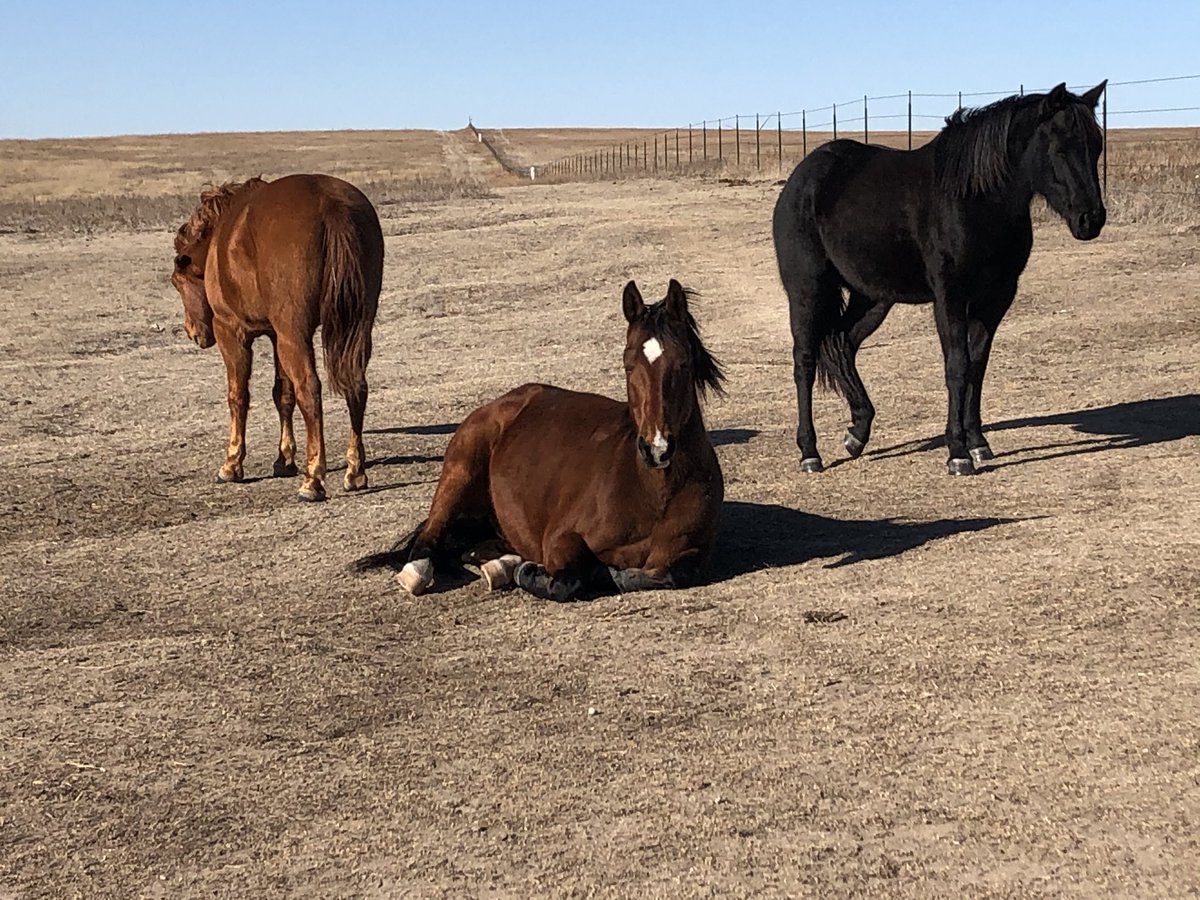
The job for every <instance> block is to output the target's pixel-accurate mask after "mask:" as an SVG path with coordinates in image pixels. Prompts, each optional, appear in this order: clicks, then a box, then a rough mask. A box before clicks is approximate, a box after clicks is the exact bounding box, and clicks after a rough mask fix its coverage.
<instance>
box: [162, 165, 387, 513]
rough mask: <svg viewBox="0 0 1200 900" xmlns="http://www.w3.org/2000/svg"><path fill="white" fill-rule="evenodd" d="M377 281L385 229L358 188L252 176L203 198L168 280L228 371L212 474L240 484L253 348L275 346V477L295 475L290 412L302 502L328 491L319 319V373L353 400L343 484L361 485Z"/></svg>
mask: <svg viewBox="0 0 1200 900" xmlns="http://www.w3.org/2000/svg"><path fill="white" fill-rule="evenodd" d="M382 281H383V232H382V231H381V230H380V227H379V217H378V216H377V215H376V213H375V208H374V207H373V206H371V201H369V200H368V199H367V198H366V197H365V196H363V194H362V192H361V191H359V190H358V188H356V187H354V186H353V185H350V184H347V183H346V182H344V181H341V180H339V179H337V178H332V177H330V176H328V175H289V176H287V177H286V178H280V179H279V180H278V181H270V182H268V181H264V180H263V179H261V178H251V179H250V180H249V181H247V182H245V183H244V184H225V185H222V186H221V187H219V188H215V189H213V190H210V191H205V192H204V193H203V194H201V195H200V205H199V206H198V207H197V208H196V211H195V212H194V213H192V217H191V218H190V219H188V220H187V222H185V223H184V224H183V225H182V226H180V228H179V231H178V232H177V233H176V235H175V271H174V273H173V274H172V276H171V283H172V284H174V285H175V287H176V289H177V290H178V291H179V293H180V296H181V297H182V298H183V323H184V327H185V328H186V329H187V334H188V337H189V338H191V339H192V340H193V341H195V342H196V343H197V344H198V345H199V346H200V347H201V348H204V349H206V348H208V347H211V346H212V345H213V343H214V342H215V343H217V344H218V345H219V346H220V348H221V355H222V356H223V357H225V370H226V374H227V375H228V378H229V417H230V426H229V447H228V450H227V451H226V454H225V463H224V464H223V465H222V466H221V469H220V471H219V472H218V474H217V480H218V481H241V480H242V478H243V471H242V460H243V459H245V457H246V440H245V438H246V413H247V411H248V410H249V408H250V363H251V350H250V345H251V344H252V343H253V341H254V339H255V338H256V337H261V336H263V335H266V336H267V337H269V338H270V339H271V344H272V345H273V347H274V348H275V390H274V392H273V394H274V398H275V407H276V408H277V409H278V410H279V456H278V458H277V459H276V460H275V468H274V474H275V475H276V476H277V477H282V476H291V475H295V474H296V438H295V436H294V435H293V433H292V413H293V412H294V411H295V409H296V404H297V402H298V403H299V404H300V412H301V414H302V415H303V416H304V430H305V433H306V434H307V436H308V467H307V470H306V472H305V479H304V484H303V486H302V487H301V488H300V499H301V500H324V499H325V486H324V479H325V435H324V431H323V427H322V425H323V423H322V417H321V380H320V378H319V377H318V376H317V366H316V360H315V358H314V355H313V346H312V342H313V334H314V332H316V330H317V326H318V325H320V326H321V340H322V343H323V344H324V347H325V371H326V373H327V374H328V376H329V381H330V382H331V384H332V386H333V389H334V390H335V391H337V392H338V393H340V394H343V395H345V397H346V405H347V406H348V407H349V408H350V444H349V447H347V449H346V463H347V465H346V477H345V487H346V490H348V491H352V490H356V489H358V488H363V487H366V485H367V474H366V472H365V471H364V470H363V469H364V456H365V452H364V450H363V442H362V427H363V413H364V411H365V410H366V406H367V375H366V372H367V362H368V361H369V360H370V358H371V327H372V326H373V324H374V322H375V310H376V308H377V306H378V304H379V289H380V285H381V284H382Z"/></svg>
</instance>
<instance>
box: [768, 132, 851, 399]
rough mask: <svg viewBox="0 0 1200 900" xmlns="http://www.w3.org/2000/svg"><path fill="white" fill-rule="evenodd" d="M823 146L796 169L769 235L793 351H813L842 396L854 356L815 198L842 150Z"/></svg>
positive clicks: (823, 375) (827, 381)
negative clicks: (785, 302) (785, 298)
mask: <svg viewBox="0 0 1200 900" xmlns="http://www.w3.org/2000/svg"><path fill="white" fill-rule="evenodd" d="M844 143H845V142H843V141H839V142H837V143H834V144H825V145H823V146H822V147H820V148H819V149H817V150H815V151H813V152H812V153H810V154H809V155H808V156H807V157H805V159H804V160H803V161H802V162H801V163H800V164H799V165H798V166H796V169H795V170H794V171H793V172H792V174H791V177H790V178H788V181H787V184H786V185H785V186H784V188H783V190H782V191H781V192H780V195H779V200H778V201H777V202H776V204H775V217H774V222H773V232H774V238H775V254H776V259H777V261H778V263H779V276H780V279H781V281H782V282H783V286H784V289H785V290H786V291H787V293H788V304H789V307H790V311H791V319H792V339H793V344H794V352H795V353H796V354H805V355H807V353H808V352H809V348H811V349H812V350H813V351H815V356H816V368H817V380H818V383H819V384H820V385H821V387H823V388H832V389H833V390H835V391H837V392H838V393H839V394H843V395H845V393H846V392H847V390H852V389H853V388H852V387H851V385H852V381H851V380H850V373H851V372H852V371H853V369H854V352H853V348H851V346H850V342H849V339H848V337H847V334H846V330H847V328H848V326H849V324H850V322H849V318H848V315H847V312H848V310H847V303H846V300H845V299H844V293H843V286H844V280H843V279H842V276H841V274H840V273H839V272H838V271H837V270H836V269H835V268H834V266H833V264H832V262H830V260H829V258H828V256H827V254H826V251H825V247H824V244H823V242H822V239H821V235H820V233H819V231H818V228H817V196H818V194H819V193H820V192H821V189H822V186H823V185H824V183H825V182H826V180H827V179H829V178H830V176H831V175H832V174H833V173H834V172H835V171H836V169H837V167H838V166H839V165H840V164H841V161H842V158H843V156H844V155H845V153H846V152H848V151H847V149H846V148H845V147H843V146H842V145H843V144H844Z"/></svg>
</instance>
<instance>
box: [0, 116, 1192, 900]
mask: <svg viewBox="0 0 1200 900" xmlns="http://www.w3.org/2000/svg"><path fill="white" fill-rule="evenodd" d="M431 140H432V144H431V150H430V152H431V153H432V154H433V155H434V157H435V158H436V159H439V160H440V159H442V154H443V148H445V158H446V159H448V160H451V162H450V163H449V164H450V165H459V164H460V163H461V160H460V159H459V156H458V151H459V149H461V148H459V147H457V146H451V145H446V144H445V143H444V142H441V143H439V141H438V140H437V138H436V136H434V137H433V138H432V139H431ZM464 152H465V151H464ZM468 168H469V167H468ZM238 174H246V173H238ZM777 191H778V187H777V186H776V185H774V184H772V183H770V182H758V183H750V184H734V185H729V184H722V183H719V182H717V181H715V180H702V179H688V180H681V181H656V180H638V181H629V182H622V183H618V184H612V183H601V184H596V183H589V184H561V185H536V186H531V187H523V188H502V189H499V190H497V191H496V195H495V196H494V197H493V198H490V199H487V198H485V199H470V200H466V199H464V200H449V201H446V202H442V203H436V204H435V203H430V204H408V205H404V204H395V205H390V206H388V207H386V208H385V209H384V210H383V212H384V215H385V221H384V228H385V233H386V235H387V254H388V255H387V270H386V273H385V287H384V296H383V298H382V302H381V307H380V318H379V321H378V324H377V326H376V332H375V347H376V352H375V356H374V359H373V360H372V363H371V369H370V378H371V384H372V391H373V393H372V396H371V402H370V406H369V407H368V412H367V427H368V429H369V433H368V434H367V451H368V455H369V457H370V459H371V468H370V472H369V474H370V477H371V483H372V487H371V489H370V492H368V493H365V494H360V495H347V494H344V493H342V492H341V491H340V490H338V489H337V488H336V485H337V484H338V483H339V482H340V478H339V477H338V476H337V475H336V473H335V475H334V477H333V478H332V479H331V499H330V501H329V502H328V503H326V504H323V505H319V506H310V505H301V504H297V503H296V502H295V499H294V496H295V490H296V487H297V484H296V482H295V481H294V480H290V479H289V480H275V479H271V478H270V477H268V476H269V473H270V469H271V462H272V460H273V458H274V445H275V440H276V425H275V421H276V419H275V413H274V410H273V408H272V407H271V401H270V377H271V375H270V365H269V351H266V352H264V351H265V350H266V345H265V344H264V345H261V346H260V349H259V356H258V361H259V365H258V369H257V371H256V373H255V382H254V398H255V402H254V407H253V408H252V410H251V423H250V435H249V443H250V456H249V457H248V459H247V473H248V475H251V476H253V477H252V478H251V479H250V480H249V481H248V483H245V484H241V485H215V484H213V483H212V478H213V475H214V473H215V472H216V469H217V467H218V465H219V463H220V461H221V456H222V453H223V446H224V438H225V432H226V428H227V412H226V408H225V401H224V375H223V368H222V365H221V361H220V358H219V356H218V355H217V351H216V350H213V351H209V352H207V353H203V352H201V351H199V350H198V349H196V348H195V347H194V346H192V345H191V344H190V343H188V342H187V341H186V340H185V339H184V337H183V336H182V334H181V328H180V325H179V321H180V306H179V301H178V298H177V296H176V295H175V293H174V291H173V290H172V289H171V287H170V284H169V282H168V280H167V279H168V273H169V265H170V256H171V245H170V232H169V231H168V230H162V231H154V232H151V231H143V232H128V233H114V234H108V235H99V236H94V237H83V236H70V235H56V234H50V233H43V234H32V235H30V234H9V235H0V321H2V322H3V327H2V328H0V384H3V393H2V397H0V404H2V405H0V410H3V412H2V413H0V448H2V449H3V454H2V456H0V460H2V461H0V469H2V471H3V472H4V474H5V477H6V480H7V482H8V484H9V490H8V492H7V495H6V497H5V498H4V499H3V500H0V546H2V547H3V573H2V574H0V767H2V771H3V775H4V777H3V780H2V781H0V896H10V895H11V896H14V897H37V896H55V897H61V896H86V897H102V896H103V897H107V896H113V897H128V896H145V897H158V896H162V897H167V896H170V897H185V896H212V895H220V896H239V897H242V896H244V897H264V896H456V897H457V896H531V895H555V896H562V895H580V896H590V895H602V896H627V895H632V894H638V895H654V896H673V897H674V896H710V895H721V896H744V895H759V896H761V895H767V896H771V895H775V896H778V895H793V896H795V895H809V896H819V897H839V896H861V895H864V894H870V895H889V896H909V897H931V896H946V897H961V896H1007V897H1029V896H1087V897H1093V896H1146V897H1165V896H1182V895H1184V894H1188V893H1194V892H1196V891H1197V890H1200V864H1198V863H1197V856H1198V852H1200V839H1198V838H1197V820H1198V818H1200V731H1198V723H1200V667H1198V659H1200V656H1198V650H1200V647H1198V644H1200V639H1198V638H1197V635H1198V634H1200V631H1198V626H1200V612H1198V608H1197V596H1198V594H1200V546H1198V543H1200V542H1198V540H1197V532H1196V523H1197V520H1198V517H1200V466H1198V465H1197V461H1198V459H1200V441H1198V435H1200V392H1198V390H1197V381H1198V377H1200V362H1198V361H1197V360H1198V357H1197V353H1196V347H1197V344H1198V343H1200V234H1197V232H1196V231H1195V229H1191V230H1188V229H1185V228H1176V229H1167V228H1162V227H1154V226H1150V225H1137V226H1131V225H1122V224H1120V223H1116V224H1113V225H1110V227H1109V228H1108V229H1107V230H1106V231H1105V232H1104V234H1103V235H1102V237H1101V238H1100V239H1099V240H1097V241H1096V242H1093V243H1091V244H1080V243H1076V242H1074V241H1072V240H1071V239H1070V237H1069V235H1068V234H1067V232H1066V229H1065V227H1064V226H1062V225H1061V223H1053V224H1048V225H1044V226H1040V227H1039V230H1038V235H1037V244H1036V247H1035V251H1034V257H1033V260H1032V262H1031V264H1030V267H1029V270H1028V271H1027V273H1026V275H1025V277H1024V279H1023V281H1022V284H1021V291H1020V294H1019V296H1018V299H1017V302H1016V304H1015V307H1014V309H1013V311H1012V312H1011V314H1010V315H1009V317H1008V319H1007V320H1006V322H1005V324H1004V326H1003V328H1002V330H1001V333H1000V336H999V338H998V341H997V346H996V351H995V353H994V355H993V363H992V368H991V372H990V373H989V378H988V383H987V391H986V394H985V412H986V419H987V420H988V421H990V422H991V423H992V424H991V434H990V438H991V441H992V444H993V446H994V448H995V449H996V451H997V453H998V457H997V459H996V461H995V463H994V464H992V465H991V466H989V467H988V468H987V470H986V471H984V472H983V474H981V475H979V476H978V477H976V478H974V479H951V478H949V477H948V476H946V475H945V474H944V471H945V466H944V451H943V450H942V449H940V448H939V447H937V446H936V444H937V441H936V440H932V441H931V440H930V439H931V438H935V437H936V436H937V435H938V434H940V432H941V430H942V423H943V421H944V415H945V403H946V400H945V392H944V388H943V385H942V377H941V356H940V352H939V350H938V344H937V339H936V336H935V332H934V328H933V322H932V317H931V315H930V312H929V308H928V307H914V308H904V309H897V310H895V311H894V312H893V314H892V317H891V318H890V319H889V321H888V322H887V323H886V324H885V326H884V327H883V328H882V329H881V331H880V332H879V333H878V334H877V335H876V336H875V337H874V338H873V339H872V340H871V341H870V342H869V343H868V345H867V347H866V348H865V349H864V351H863V353H862V357H861V360H862V368H863V372H864V378H865V379H866V381H867V384H868V386H869V387H870V388H871V389H872V391H873V396H874V399H875V402H876V405H877V407H878V408H879V418H878V420H877V425H876V431H875V435H874V438H873V444H872V446H871V447H870V448H869V449H868V453H867V455H866V456H865V457H864V458H862V459H860V460H857V461H854V462H839V463H838V464H836V465H834V466H832V467H831V468H830V470H829V471H828V472H826V473H825V474H824V475H821V476H808V477H804V476H801V475H800V474H799V472H798V465H797V463H798V459H797V454H796V451H795V447H794V444H793V429H794V424H793V417H794V393H793V388H792V384H791V379H790V346H789V338H788V333H787V325H786V319H787V316H786V307H785V301H784V296H783V292H782V290H781V288H780V286H779V284H778V278H777V275H776V271H775V263H774V257H773V251H772V246H771V240H770V227H769V223H770V215H771V206H772V204H773V202H774V198H775V196H776V193H777ZM630 277H634V278H637V279H638V281H639V283H640V284H641V285H642V287H643V291H644V292H645V293H646V294H647V296H648V297H649V296H651V295H653V296H655V297H657V296H660V295H661V293H662V291H663V289H664V287H665V284H666V281H667V279H668V278H669V277H677V278H679V279H680V280H682V281H683V282H684V283H686V284H689V285H691V286H693V287H695V288H696V289H698V290H699V291H700V292H701V293H702V295H703V299H702V301H701V305H700V307H699V309H698V317H699V319H700V321H701V324H702V326H703V328H704V331H705V334H706V335H707V338H708V340H709V343H710V345H711V346H712V348H713V349H714V351H715V352H716V353H717V354H718V355H720V356H721V357H722V358H723V359H724V360H725V362H726V363H727V365H728V369H729V374H730V390H729V396H728V398H727V399H725V400H719V401H716V402H714V403H712V404H711V405H710V407H709V410H708V423H709V426H710V428H711V429H712V430H713V431H714V434H715V437H716V440H717V442H718V443H719V448H718V452H719V454H720V457H721V462H722V465H723V468H724V471H725V476H726V483H727V504H726V508H725V510H724V512H723V517H722V526H721V535H720V539H719V543H718V546H717V550H716V556H715V559H714V562H713V565H712V567H711V569H710V571H709V580H708V582H707V583H706V584H705V585H703V586H701V587H699V588H696V589H694V590H687V591H679V592H653V593H644V594H632V595H626V596H621V597H613V598H608V599H602V600H599V601H596V602H593V603H589V604H577V605H554V604H549V603H543V602H539V601H534V600H531V599H530V598H529V597H527V596H525V595H522V594H519V593H516V592H506V593H500V594H493V595H488V594H485V593H484V592H483V591H482V589H481V587H480V586H479V585H478V584H477V583H473V584H470V585H467V586H466V587H460V588H456V589H453V590H450V591H446V592H442V593H437V594H433V595H430V596H426V597H422V598H420V599H412V598H410V597H407V596H404V595H402V594H401V593H400V592H399V590H398V588H397V587H396V586H395V584H394V582H393V581H392V579H391V578H390V577H389V575H387V574H386V573H377V574H372V575H369V576H362V577H355V576H352V575H350V574H348V573H347V570H346V567H347V564H348V563H350V562H351V561H352V560H353V559H355V558H356V557H358V556H360V555H362V554H364V553H367V552H370V551H374V550H377V549H381V548H383V547H385V546H387V545H388V544H389V543H390V542H391V541H392V540H393V539H394V538H395V537H396V536H397V535H398V534H399V533H401V532H402V531H404V530H406V529H407V528H408V527H409V526H410V525H412V524H413V523H414V522H416V521H417V520H419V519H420V518H422V516H423V515H424V513H425V511H426V509H427V506H428V503H429V501H430V499H431V496H432V492H433V488H434V484H435V481H436V478H437V475H438V471H439V464H440V460H441V455H442V451H443V449H444V447H445V445H446V442H447V440H448V438H449V434H450V433H451V431H452V429H453V428H454V426H455V424H456V423H457V422H459V421H460V420H461V419H462V417H463V416H464V415H465V414H466V413H467V412H468V411H469V410H470V409H472V408H473V407H474V406H475V405H477V404H478V403H480V402H481V401H483V400H486V399H489V398H491V397H493V396H495V395H496V394H498V393H500V392H502V391H504V390H506V389H508V388H509V387H512V386H514V385H516V384H519V383H521V382H524V381H528V380H546V381H551V382H555V383H558V384H562V385H565V386H571V387H576V388H583V389H594V390H598V391H604V392H608V393H610V394H619V393H620V392H621V391H622V390H623V386H622V379H621V363H620V351H621V345H622V341H623V334H624V331H623V320H622V318H621V315H620V292H621V288H622V286H623V285H624V282H625V280H626V279H628V278H630ZM326 411H327V412H326V423H327V429H328V431H329V436H328V439H329V445H330V452H331V457H335V458H336V457H337V456H338V454H339V453H340V450H341V448H342V447H343V446H344V442H345V439H346V436H347V423H346V418H345V413H344V407H343V406H342V404H341V403H340V401H337V400H336V399H333V398H329V399H327V402H326ZM846 419H847V414H846V412H845V409H844V407H843V405H842V402H841V401H840V400H838V399H836V398H833V397H826V398H824V399H822V400H820V402H819V404H818V407H817V421H818V429H819V431H820V433H821V439H822V444H823V450H824V453H825V456H826V461H827V462H832V461H835V460H839V459H840V457H841V454H840V453H839V449H840V436H841V433H842V431H843V428H844V426H845V424H846Z"/></svg>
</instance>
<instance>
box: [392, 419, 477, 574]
mask: <svg viewBox="0 0 1200 900" xmlns="http://www.w3.org/2000/svg"><path fill="white" fill-rule="evenodd" d="M489 438H490V435H489V434H488V433H487V430H486V428H484V427H481V426H480V424H479V423H478V421H476V420H475V415H474V414H473V415H472V416H470V417H468V418H467V420H466V421H465V422H463V424H462V425H461V426H459V429H458V431H456V432H455V433H454V437H453V438H451V439H450V443H449V445H448V446H447V447H446V459H445V462H444V463H443V464H442V474H441V477H440V478H439V479H438V485H437V489H436V490H435V491H434V493H433V504H432V505H431V506H430V509H429V517H428V518H427V519H426V520H425V524H424V525H423V526H422V528H421V531H420V533H419V534H418V535H417V538H416V541H415V542H414V543H413V547H412V551H411V552H410V554H409V559H408V562H407V563H405V565H404V568H403V569H402V570H401V571H400V575H399V576H397V577H398V579H399V581H400V584H401V585H402V586H403V587H404V589H405V590H407V591H408V592H409V593H411V594H420V593H422V592H424V591H425V590H426V589H427V588H428V587H429V586H430V585H431V584H432V583H433V573H434V564H435V561H436V560H438V559H439V558H440V557H443V556H444V555H445V543H446V537H447V535H448V533H449V530H450V527H451V526H452V525H453V524H454V522H455V521H456V520H457V519H459V518H462V517H483V516H488V515H490V513H491V499H490V497H489V493H488V457H489V448H490V440H489Z"/></svg>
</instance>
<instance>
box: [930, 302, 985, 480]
mask: <svg viewBox="0 0 1200 900" xmlns="http://www.w3.org/2000/svg"><path fill="white" fill-rule="evenodd" d="M933 315H934V319H935V321H936V322H937V330H938V337H939V338H940V339H941V342H942V356H943V358H944V359H945V364H946V392H947V395H948V409H947V413H946V448H947V449H948V450H949V451H950V460H949V462H948V463H947V468H948V470H949V472H950V474H951V475H974V474H975V465H974V464H973V463H972V462H971V457H970V456H969V455H968V454H967V444H966V429H965V427H964V420H965V418H966V412H967V399H968V398H967V366H968V363H969V356H968V352H967V316H966V310H965V309H964V308H963V306H962V304H961V303H960V302H959V300H958V298H957V297H956V296H947V295H946V293H945V292H944V291H943V292H939V295H938V297H937V298H936V299H935V301H934V304H933Z"/></svg>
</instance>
